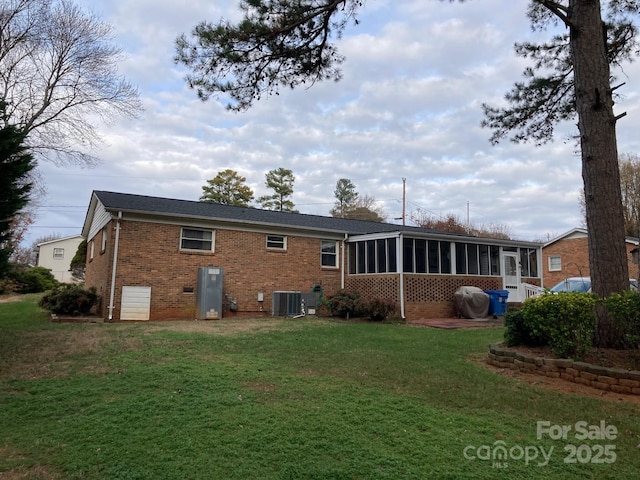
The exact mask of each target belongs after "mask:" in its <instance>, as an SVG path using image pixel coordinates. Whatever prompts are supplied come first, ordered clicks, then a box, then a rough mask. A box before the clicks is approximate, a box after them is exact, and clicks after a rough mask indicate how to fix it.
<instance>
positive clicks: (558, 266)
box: [542, 228, 640, 288]
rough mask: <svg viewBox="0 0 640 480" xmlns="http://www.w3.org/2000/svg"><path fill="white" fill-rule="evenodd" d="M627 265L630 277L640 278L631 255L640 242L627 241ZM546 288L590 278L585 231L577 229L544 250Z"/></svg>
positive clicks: (564, 234) (550, 241) (547, 244)
mask: <svg viewBox="0 0 640 480" xmlns="http://www.w3.org/2000/svg"><path fill="white" fill-rule="evenodd" d="M625 245H626V248H627V263H628V265H629V276H630V277H631V278H639V277H640V274H639V273H638V265H637V264H636V263H633V262H632V254H631V251H632V250H633V249H634V248H636V247H637V246H638V239H637V238H633V237H627V238H626V239H625ZM542 259H543V261H542V263H543V273H542V276H543V285H544V286H545V287H547V288H551V287H553V286H554V285H556V284H557V283H559V282H561V281H562V280H564V279H565V278H569V277H590V276H591V271H590V269H589V244H588V234H587V230H586V229H585V228H574V229H572V230H569V231H568V232H565V233H563V234H562V235H559V236H557V237H556V238H553V239H551V240H549V241H548V242H547V243H545V244H544V246H543V247H542Z"/></svg>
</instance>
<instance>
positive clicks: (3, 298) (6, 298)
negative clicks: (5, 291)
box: [0, 294, 23, 303]
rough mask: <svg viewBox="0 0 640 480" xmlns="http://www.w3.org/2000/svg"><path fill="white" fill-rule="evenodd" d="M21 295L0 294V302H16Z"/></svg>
mask: <svg viewBox="0 0 640 480" xmlns="http://www.w3.org/2000/svg"><path fill="white" fill-rule="evenodd" d="M22 298H23V296H22V295H14V294H10V295H0V303H9V302H18V301H20V300H22Z"/></svg>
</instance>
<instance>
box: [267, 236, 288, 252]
mask: <svg viewBox="0 0 640 480" xmlns="http://www.w3.org/2000/svg"><path fill="white" fill-rule="evenodd" d="M267 248H268V249H269V250H286V249H287V237H285V236H283V235H267Z"/></svg>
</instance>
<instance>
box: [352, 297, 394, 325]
mask: <svg viewBox="0 0 640 480" xmlns="http://www.w3.org/2000/svg"><path fill="white" fill-rule="evenodd" d="M361 310H362V313H363V314H364V315H365V316H367V317H369V319H370V320H372V321H374V322H381V321H383V320H385V319H386V318H387V317H389V316H390V315H392V314H395V313H397V311H398V306H397V305H396V302H395V301H393V300H390V299H386V298H385V299H382V298H374V299H373V300H371V301H368V302H362V306H361Z"/></svg>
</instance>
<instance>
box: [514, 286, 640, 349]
mask: <svg viewBox="0 0 640 480" xmlns="http://www.w3.org/2000/svg"><path fill="white" fill-rule="evenodd" d="M598 306H604V307H605V308H606V311H607V312H608V314H609V317H610V319H611V321H612V323H613V324H614V325H615V327H616V328H618V329H619V330H620V331H621V332H622V334H623V337H624V339H625V345H624V347H625V348H629V349H633V348H640V293H639V292H635V291H631V290H629V291H626V292H621V293H615V294H613V295H611V296H610V297H608V298H606V299H604V300H602V299H599V298H598V297H597V296H596V295H592V294H588V293H559V294H545V295H542V296H540V297H535V298H531V299H529V300H527V301H526V302H524V304H523V306H522V308H520V309H518V310H512V311H509V312H507V315H506V317H505V326H506V331H505V337H504V338H505V344H506V345H508V346H516V345H527V346H533V347H535V346H542V345H548V346H549V347H550V348H551V351H552V352H553V353H555V354H556V355H558V356H561V357H565V358H569V357H570V358H576V359H579V358H580V357H582V356H583V355H584V354H586V353H587V352H588V351H589V349H590V348H591V347H592V346H593V339H594V334H595V326H596V313H595V312H596V308H597V307H598Z"/></svg>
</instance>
